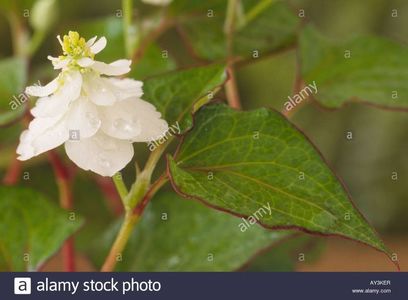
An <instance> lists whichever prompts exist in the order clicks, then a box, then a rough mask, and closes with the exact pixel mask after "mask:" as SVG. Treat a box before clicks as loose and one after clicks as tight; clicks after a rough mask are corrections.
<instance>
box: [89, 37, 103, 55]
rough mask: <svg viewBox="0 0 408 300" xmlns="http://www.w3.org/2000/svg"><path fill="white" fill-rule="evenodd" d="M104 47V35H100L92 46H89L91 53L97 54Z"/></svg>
mask: <svg viewBox="0 0 408 300" xmlns="http://www.w3.org/2000/svg"><path fill="white" fill-rule="evenodd" d="M105 47H106V38H105V37H101V38H100V39H99V40H98V41H97V42H96V43H95V44H92V46H90V48H91V52H92V53H93V54H98V53H99V52H101V51H102V50H103V49H105Z"/></svg>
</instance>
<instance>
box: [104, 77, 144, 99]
mask: <svg viewBox="0 0 408 300" xmlns="http://www.w3.org/2000/svg"><path fill="white" fill-rule="evenodd" d="M105 80H106V81H108V82H109V83H110V84H111V85H113V86H114V89H113V92H114V94H115V95H116V99H117V100H123V99H127V98H130V97H136V98H140V97H142V95H143V89H142V87H143V82H141V81H137V80H134V79H129V78H124V79H118V78H106V79H105Z"/></svg>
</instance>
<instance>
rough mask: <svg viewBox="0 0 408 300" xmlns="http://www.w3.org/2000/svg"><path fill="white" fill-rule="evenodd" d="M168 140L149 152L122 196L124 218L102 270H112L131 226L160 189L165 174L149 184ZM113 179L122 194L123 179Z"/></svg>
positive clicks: (125, 242)
mask: <svg viewBox="0 0 408 300" xmlns="http://www.w3.org/2000/svg"><path fill="white" fill-rule="evenodd" d="M170 141H171V139H169V140H168V141H167V143H164V144H162V145H159V146H158V147H157V148H156V149H155V150H154V151H153V152H152V153H151V154H150V156H149V158H148V160H147V162H146V165H145V167H144V169H143V171H141V172H140V173H139V174H138V175H137V178H136V181H135V183H134V184H133V185H132V188H131V189H130V191H129V193H127V195H125V196H124V201H123V202H124V206H125V210H126V214H125V219H124V221H123V223H122V226H121V228H120V230H119V233H118V235H117V236H116V239H115V242H114V243H113V245H112V247H111V250H110V251H109V254H108V256H107V258H106V260H105V262H104V264H103V266H102V269H101V271H102V272H111V271H113V270H114V268H115V266H116V263H117V257H118V255H120V254H121V253H122V252H123V249H124V248H125V246H126V244H127V242H128V240H129V238H130V235H131V233H132V230H133V227H134V226H135V225H136V224H137V222H138V220H139V219H140V216H141V215H142V213H143V210H144V208H145V207H146V205H147V204H148V203H149V201H150V199H151V198H152V197H153V196H154V194H155V193H156V192H157V191H158V190H159V189H160V187H162V186H163V184H164V183H166V176H165V175H162V176H161V177H160V178H159V179H158V180H156V181H155V182H154V183H153V184H152V185H150V182H151V177H152V174H153V171H154V169H155V167H156V165H157V163H158V161H159V159H160V158H161V156H162V154H163V152H164V150H165V149H166V148H167V145H168V144H169V143H170ZM114 177H116V176H114ZM113 180H114V182H115V185H116V187H117V189H118V193H119V194H123V193H124V188H123V186H124V183H123V181H121V180H117V179H115V178H114V179H113ZM125 188H126V187H125Z"/></svg>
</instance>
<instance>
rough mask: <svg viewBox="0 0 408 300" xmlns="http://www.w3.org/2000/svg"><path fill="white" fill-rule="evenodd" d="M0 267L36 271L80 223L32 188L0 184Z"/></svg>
mask: <svg viewBox="0 0 408 300" xmlns="http://www.w3.org/2000/svg"><path fill="white" fill-rule="evenodd" d="M0 220H1V222H0V270H2V271H6V270H7V271H24V270H28V271H33V270H37V269H38V268H39V267H40V266H41V265H42V264H43V263H44V262H45V261H46V260H47V259H48V258H49V257H50V256H51V255H53V254H54V253H55V252H56V251H57V250H58V249H59V248H60V246H61V245H62V243H63V242H64V240H65V239H67V238H68V237H69V236H70V235H71V234H73V233H74V232H75V231H76V230H77V229H78V228H79V227H80V225H81V224H82V221H81V219H80V218H79V217H76V220H73V221H71V220H70V219H69V214H68V212H66V211H64V210H62V209H60V208H58V207H55V206H54V205H53V204H52V203H50V202H49V201H48V200H47V199H45V198H44V197H43V196H42V195H41V194H38V193H37V192H35V191H34V190H31V189H26V188H15V187H0Z"/></svg>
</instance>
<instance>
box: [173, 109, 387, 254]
mask: <svg viewBox="0 0 408 300" xmlns="http://www.w3.org/2000/svg"><path fill="white" fill-rule="evenodd" d="M169 172H170V175H171V178H172V179H171V180H172V182H173V185H174V187H175V188H176V189H177V190H178V192H179V193H181V194H183V195H184V196H186V197H192V198H198V199H201V200H202V201H205V202H206V203H208V204H209V205H211V206H213V207H215V208H217V209H220V210H223V211H227V212H230V213H232V214H235V215H240V216H251V215H253V214H254V213H255V212H256V211H257V210H258V209H259V208H260V207H262V206H268V205H270V207H271V214H267V215H263V216H262V217H261V218H258V220H259V222H260V223H261V224H262V225H264V226H265V227H267V228H271V229H281V228H297V229H300V230H302V231H306V232H309V233H319V234H324V235H338V236H342V237H347V238H350V239H354V240H356V241H360V242H363V243H365V244H368V245H371V246H372V247H374V248H376V249H379V250H381V251H383V252H386V253H388V252H387V250H386V248H385V246H384V244H383V242H382V241H381V239H380V238H379V237H378V236H377V234H376V233H375V231H374V229H372V228H371V227H370V226H369V225H368V224H367V222H366V221H365V219H364V218H363V217H362V215H361V214H360V213H359V212H358V211H357V210H356V208H355V207H354V206H353V204H352V203H351V202H350V199H349V197H348V194H347V193H346V191H345V190H344V188H343V186H342V184H341V183H340V182H339V180H338V179H337V178H336V176H335V175H334V174H333V172H332V171H331V170H330V169H329V168H328V167H327V165H326V163H325V161H324V160H323V158H322V157H321V156H320V154H319V152H318V151H317V150H316V149H315V148H314V147H313V146H312V145H311V144H310V142H309V141H308V140H307V138H306V137H305V136H304V135H303V134H302V133H301V132H299V131H298V130H297V129H296V128H295V127H294V126H293V125H292V124H291V123H289V122H288V121H287V120H286V119H285V118H284V117H283V116H282V115H280V114H279V113H277V112H273V111H270V110H267V109H259V110H255V111H250V112H238V111H234V110H232V109H230V108H228V107H226V106H224V105H212V106H207V107H204V108H202V110H200V111H199V112H198V113H197V115H196V119H195V126H194V128H193V129H192V130H191V131H190V132H189V133H188V134H187V135H186V136H185V139H184V142H183V144H182V145H181V147H180V148H179V152H178V155H177V158H176V161H175V160H173V159H172V158H171V157H169Z"/></svg>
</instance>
